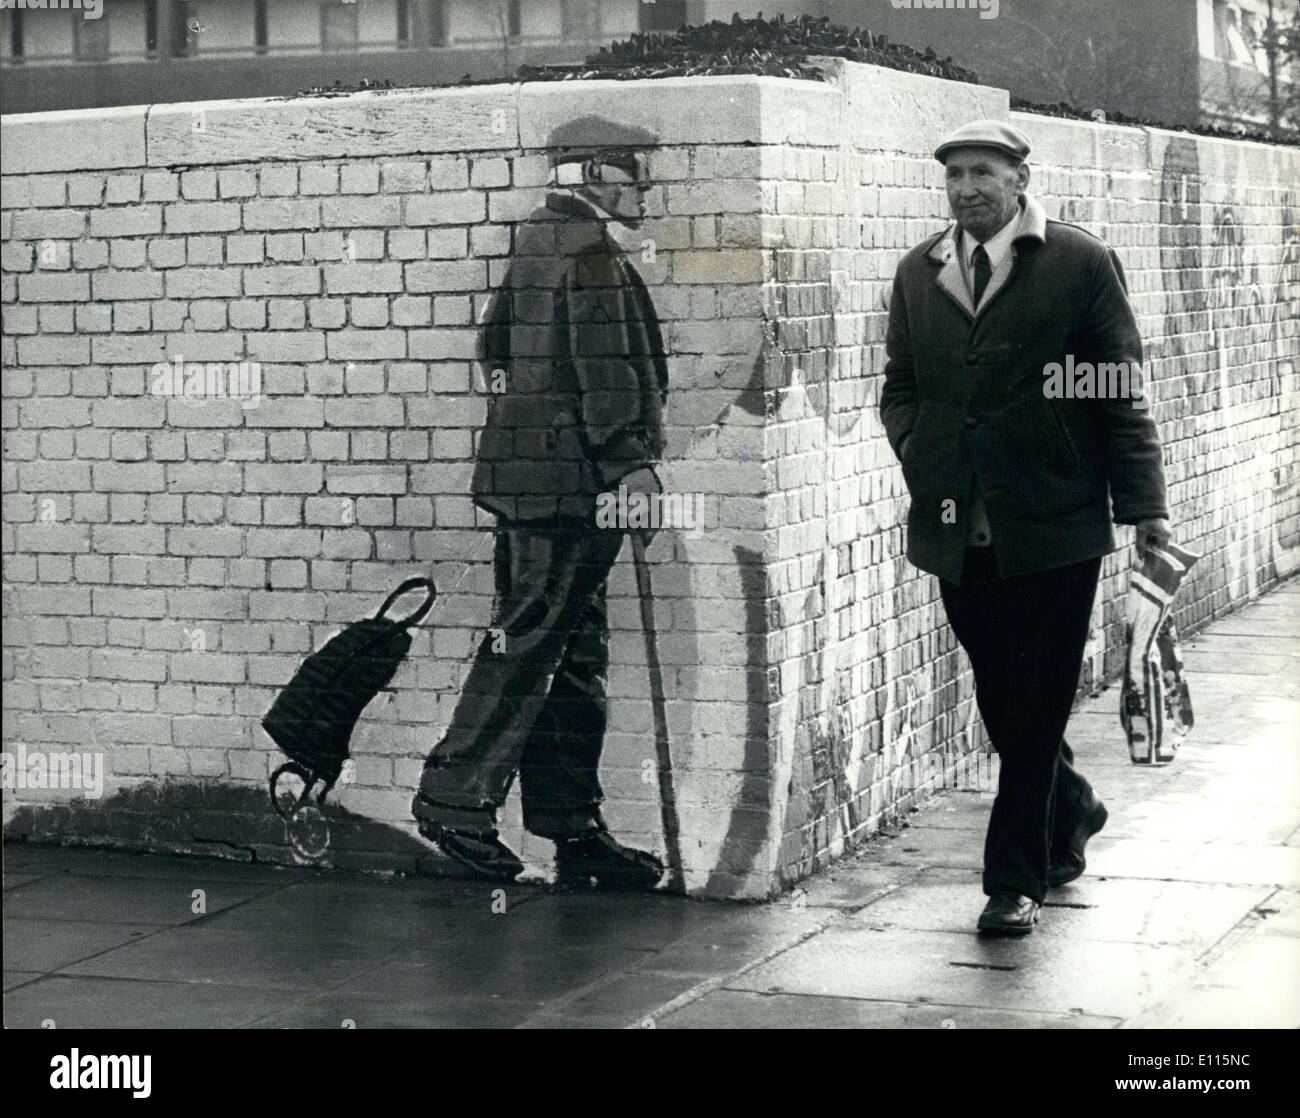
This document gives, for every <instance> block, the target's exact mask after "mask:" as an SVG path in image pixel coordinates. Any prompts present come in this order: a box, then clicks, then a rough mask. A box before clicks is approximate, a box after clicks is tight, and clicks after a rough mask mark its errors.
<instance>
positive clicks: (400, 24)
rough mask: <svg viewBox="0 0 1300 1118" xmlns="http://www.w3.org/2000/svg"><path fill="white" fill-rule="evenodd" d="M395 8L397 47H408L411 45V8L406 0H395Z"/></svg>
mask: <svg viewBox="0 0 1300 1118" xmlns="http://www.w3.org/2000/svg"><path fill="white" fill-rule="evenodd" d="M395 7H396V9H397V45H398V46H399V47H409V46H410V45H411V8H410V5H409V4H408V3H407V2H406V0H397V3H396V5H395Z"/></svg>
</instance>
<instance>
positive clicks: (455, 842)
mask: <svg viewBox="0 0 1300 1118" xmlns="http://www.w3.org/2000/svg"><path fill="white" fill-rule="evenodd" d="M419 830H420V834H421V835H423V836H424V837H425V838H427V839H428V840H429V841H430V842H432V843H434V844H436V845H437V847H438V849H439V850H441V851H442V852H443V853H444V854H446V855H447V857H448V858H451V859H453V860H455V861H457V862H459V863H460V864H461V865H462V866H468V867H469V868H470V869H472V870H473V871H474V872H475V873H476V874H478V875H479V876H481V877H489V878H492V879H493V880H494V881H514V879H515V878H516V877H518V876H519V874H521V873H522V872H523V869H524V864H523V862H521V861H520V860H519V859H518V857H516V855H515V853H514V851H513V850H511V849H510V847H508V846H507V845H506V844H505V843H504V842H502V841H501V839H500V837H499V836H498V835H497V833H496V831H481V832H475V833H471V832H469V831H453V830H452V829H451V828H450V827H441V826H439V825H438V824H436V823H427V822H424V821H421V822H420V824H419Z"/></svg>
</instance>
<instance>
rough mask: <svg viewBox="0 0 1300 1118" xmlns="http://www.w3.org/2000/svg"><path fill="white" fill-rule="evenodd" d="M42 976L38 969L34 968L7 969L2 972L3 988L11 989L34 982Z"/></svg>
mask: <svg viewBox="0 0 1300 1118" xmlns="http://www.w3.org/2000/svg"><path fill="white" fill-rule="evenodd" d="M40 977H42V975H41V974H40V972H39V971H34V970H7V971H5V972H4V983H5V985H4V988H5V989H6V990H13V989H15V988H16V987H18V986H26V985H27V983H29V982H35V981H36V980H37V979H38V978H40Z"/></svg>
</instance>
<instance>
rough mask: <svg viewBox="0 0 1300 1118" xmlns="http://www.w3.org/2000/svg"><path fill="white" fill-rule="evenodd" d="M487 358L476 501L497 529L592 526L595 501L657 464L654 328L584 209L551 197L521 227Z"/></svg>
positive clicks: (484, 337)
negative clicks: (497, 522) (501, 525)
mask: <svg viewBox="0 0 1300 1118" xmlns="http://www.w3.org/2000/svg"><path fill="white" fill-rule="evenodd" d="M480 355H481V358H482V361H483V364H484V368H485V370H486V373H487V377H486V379H487V387H488V389H489V393H490V395H489V405H488V417H487V423H486V424H485V426H484V428H483V430H482V432H481V433H480V435H479V442H478V455H477V463H476V466H475V470H474V477H473V480H472V482H471V491H472V493H473V495H474V499H475V501H476V502H477V503H478V504H479V505H481V506H482V507H483V508H485V509H487V510H488V511H490V512H492V513H495V514H496V515H497V516H498V517H500V518H501V519H502V520H503V521H505V522H508V523H516V524H520V523H543V522H553V521H555V520H556V519H557V518H564V519H569V520H573V519H576V520H583V521H590V520H591V517H592V512H593V510H594V506H595V498H596V495H597V494H598V493H601V492H604V491H606V490H610V489H612V488H616V487H617V485H618V481H619V479H620V478H621V477H623V476H624V475H626V474H628V473H630V472H632V471H633V470H635V469H638V468H639V467H643V466H653V465H654V464H655V463H656V462H657V461H659V459H660V458H661V457H662V455H663V450H664V435H663V405H664V402H665V394H666V392H667V388H668V367H667V362H666V360H665V358H664V345H663V337H662V334H661V331H660V328H659V321H658V317H657V315H656V314H655V309H654V304H653V303H652V302H651V299H650V296H649V293H648V292H647V291H646V288H645V284H644V283H643V282H642V280H641V277H640V276H639V275H638V274H637V272H636V269H635V268H634V267H633V266H632V265H631V263H629V262H628V260H627V259H626V257H625V254H624V252H623V250H622V249H621V248H619V246H618V245H617V243H616V242H615V241H614V240H613V238H612V237H611V236H610V235H609V231H608V228H607V223H606V221H605V220H602V218H601V215H600V214H598V212H597V211H596V210H595V209H594V208H593V207H592V206H591V205H589V204H588V203H587V202H586V201H585V200H584V199H582V198H580V197H577V196H574V195H566V194H559V193H556V194H550V195H548V196H547V198H546V204H545V205H544V206H542V207H540V208H539V209H537V210H536V211H534V213H533V214H532V215H531V216H530V217H529V219H528V221H526V222H523V223H521V224H520V225H519V226H517V227H516V230H515V248H514V254H513V256H512V258H511V262H510V268H509V271H508V272H507V275H506V278H505V280H504V282H503V284H502V286H501V288H500V290H499V291H498V292H497V294H496V296H495V297H494V302H493V305H492V306H491V307H490V308H489V312H488V317H487V321H486V322H485V323H484V326H483V330H482V334H481V337H480ZM502 374H503V375H502Z"/></svg>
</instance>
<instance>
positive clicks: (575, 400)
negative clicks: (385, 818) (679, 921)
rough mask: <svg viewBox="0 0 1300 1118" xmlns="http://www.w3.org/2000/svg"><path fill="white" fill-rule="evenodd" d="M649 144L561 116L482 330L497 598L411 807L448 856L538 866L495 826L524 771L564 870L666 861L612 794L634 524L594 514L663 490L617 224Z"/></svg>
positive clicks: (633, 212) (662, 396)
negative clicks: (632, 833)
mask: <svg viewBox="0 0 1300 1118" xmlns="http://www.w3.org/2000/svg"><path fill="white" fill-rule="evenodd" d="M592 137H599V144H593V143H592V142H591V140H592ZM654 143H655V136H654V134H653V133H650V132H647V131H645V130H643V129H638V128H632V127H628V126H622V125H615V124H614V123H612V122H610V121H607V120H602V119H600V118H598V117H581V118H579V119H577V120H573V121H569V122H567V123H565V124H563V125H561V126H560V127H559V128H557V129H556V130H555V132H554V133H553V134H552V137H551V147H552V152H551V163H552V166H553V168H554V171H555V177H556V184H557V186H558V187H560V188H561V189H557V190H555V191H553V192H551V193H549V194H548V195H547V196H546V200H545V204H544V205H542V206H540V207H539V208H538V209H537V210H536V211H534V213H533V214H532V216H531V217H530V218H529V219H528V220H527V221H525V222H522V223H521V224H520V225H519V226H518V227H517V228H516V230H515V234H514V251H513V253H512V255H511V260H510V267H509V270H508V272H507V273H506V276H505V279H504V281H503V283H502V286H501V289H500V290H499V291H498V292H497V293H496V295H495V296H494V299H493V302H492V304H491V307H490V309H489V312H488V315H487V318H486V321H485V323H484V325H483V328H482V335H481V347H480V348H481V355H482V358H483V365H484V370H485V373H486V375H487V380H488V384H489V390H490V392H491V393H492V394H491V395H490V397H489V408H488V416H487V423H486V425H485V427H484V429H483V430H482V431H481V432H480V434H479V437H478V441H477V447H478V453H477V461H476V463H475V469H474V476H473V479H472V481H471V483H470V488H471V491H472V493H473V495H474V500H475V502H476V503H477V504H478V505H479V507H480V508H483V509H485V510H486V511H488V512H491V513H492V514H493V515H494V516H495V517H496V519H497V528H496V555H495V573H496V589H497V603H496V609H495V614H494V617H493V620H492V623H491V627H490V628H489V631H488V633H487V634H486V635H485V636H484V637H483V639H482V641H481V643H480V645H479V648H478V652H477V654H476V656H475V658H474V664H473V667H472V668H471V669H470V672H469V675H468V677H467V678H466V680H465V684H464V687H463V689H462V692H461V696H460V701H459V702H458V703H457V705H456V710H455V713H454V714H453V715H452V720H451V725H450V726H449V727H448V728H447V731H446V733H445V735H444V736H443V738H442V740H441V741H440V742H439V743H438V744H437V746H435V748H434V749H433V751H432V752H431V753H430V754H429V757H428V759H427V760H426V761H425V767H424V772H423V774H422V776H421V779H420V786H419V789H418V790H417V792H416V794H415V798H414V800H413V802H412V806H411V810H412V813H413V814H414V815H415V818H416V821H417V823H418V826H419V830H420V833H421V834H422V835H424V836H425V837H427V838H429V839H430V840H432V841H433V842H435V843H437V844H438V846H439V847H441V849H442V850H443V852H444V853H446V854H447V855H449V856H450V857H452V858H454V859H456V860H457V861H459V862H461V863H462V864H464V865H466V866H468V867H469V868H471V869H473V870H474V871H475V872H476V873H478V874H481V875H482V876H484V877H488V878H493V879H496V880H499V881H513V880H514V878H515V877H516V875H518V874H519V873H520V871H521V870H522V869H523V863H522V862H521V861H520V860H519V858H518V856H517V855H516V854H515V853H514V852H513V851H512V850H510V848H509V847H507V846H506V845H505V844H504V843H503V842H502V841H501V838H500V835H499V834H498V832H497V828H496V814H497V810H498V809H499V808H500V807H501V805H502V804H503V803H504V802H505V799H506V795H507V793H508V792H509V789H510V786H511V784H512V783H513V781H514V779H515V777H516V776H519V778H520V786H521V799H522V801H523V816H524V826H525V827H526V828H527V829H528V830H529V831H530V832H532V833H533V834H535V835H541V836H543V837H545V838H548V839H552V840H554V842H555V844H556V854H555V865H556V877H557V880H558V881H559V882H560V883H561V884H570V885H582V886H590V885H595V886H596V887H599V888H624V889H627V888H630V889H653V888H654V887H655V885H656V884H657V883H658V881H659V879H660V878H661V876H662V875H663V869H664V867H663V865H662V864H661V863H660V862H659V860H658V859H657V858H656V857H655V856H654V855H653V854H651V853H650V852H649V851H644V850H639V849H636V848H635V847H630V846H624V845H623V844H622V843H620V842H618V841H617V840H616V839H615V838H614V836H613V835H612V834H611V833H610V831H609V829H608V828H607V827H606V825H605V821H604V819H603V818H602V815H601V811H600V804H601V801H602V798H603V794H602V791H601V786H600V780H599V774H598V769H599V765H600V755H601V750H602V748H603V746H604V738H605V728H606V713H607V712H606V691H607V679H606V677H607V674H608V673H607V669H608V660H609V623H608V619H607V616H606V603H605V594H606V584H607V582H608V579H609V575H610V572H611V571H612V569H613V567H614V563H615V561H616V560H617V559H618V555H619V551H620V549H621V547H622V544H623V536H624V534H625V533H624V532H623V531H622V530H620V529H619V528H617V527H613V528H606V527H601V526H599V525H597V524H596V522H595V519H594V516H595V507H596V502H597V498H598V496H599V495H600V494H602V493H608V492H610V491H613V490H619V489H625V490H627V491H628V492H634V493H644V494H652V493H658V492H659V491H660V489H661V486H660V483H659V479H658V476H657V475H656V473H655V466H656V465H657V464H658V462H659V461H660V459H661V458H662V455H663V450H664V424H663V409H664V404H665V403H666V400H667V390H668V366H667V361H666V358H665V354H664V343H663V335H662V331H661V329H660V325H659V318H658V315H657V313H656V311H655V307H654V303H653V301H652V299H651V297H650V294H649V292H648V291H647V290H646V286H645V283H644V281H643V280H642V279H641V276H640V275H639V274H638V272H637V270H636V268H635V267H634V266H633V264H632V262H631V261H630V260H629V259H628V257H627V254H626V252H625V251H624V250H623V249H622V248H621V247H620V245H619V243H618V242H617V241H616V240H615V238H614V236H613V234H612V233H611V226H619V225H621V226H623V227H625V228H628V229H635V228H637V227H638V226H640V224H641V222H642V221H643V220H644V218H645V215H646V194H647V192H648V191H649V189H650V181H649V178H648V168H647V162H646V152H647V151H648V150H650V149H651V148H652V147H653V145H654Z"/></svg>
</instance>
